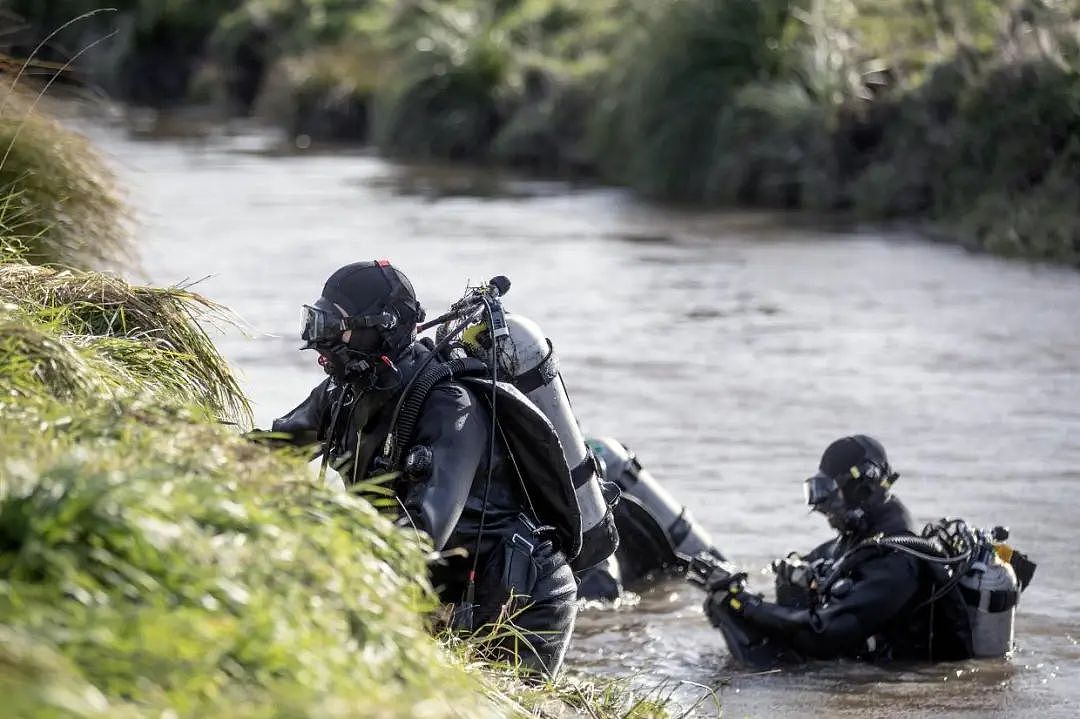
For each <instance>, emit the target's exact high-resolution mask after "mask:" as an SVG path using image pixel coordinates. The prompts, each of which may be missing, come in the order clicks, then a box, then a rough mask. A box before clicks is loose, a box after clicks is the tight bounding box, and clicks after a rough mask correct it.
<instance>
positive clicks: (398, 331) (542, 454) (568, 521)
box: [273, 261, 614, 676]
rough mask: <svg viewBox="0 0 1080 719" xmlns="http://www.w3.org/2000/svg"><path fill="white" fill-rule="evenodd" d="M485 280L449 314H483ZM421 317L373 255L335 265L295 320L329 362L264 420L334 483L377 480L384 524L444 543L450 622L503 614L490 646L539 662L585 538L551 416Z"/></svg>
mask: <svg viewBox="0 0 1080 719" xmlns="http://www.w3.org/2000/svg"><path fill="white" fill-rule="evenodd" d="M508 285H509V281H506V286H505V287H502V290H503V292H505V289H506V287H508ZM498 295H499V288H497V287H496V286H495V284H494V281H493V284H492V285H491V286H490V287H489V288H484V289H477V290H476V291H475V292H474V293H473V295H472V296H470V297H468V298H466V300H467V301H463V302H462V303H460V304H461V306H460V307H459V310H460V312H459V314H461V313H467V312H472V313H473V314H476V313H477V312H479V313H484V312H486V313H487V315H486V316H487V317H488V318H489V321H490V322H491V324H492V326H494V325H495V324H496V321H500V314H499V313H498V312H496V310H497V308H498ZM466 311H467V312H466ZM423 319H424V311H423V309H422V308H421V306H420V304H419V302H418V301H417V299H416V295H415V293H414V291H413V287H412V285H411V283H410V282H409V280H408V279H407V278H406V276H405V275H404V274H403V273H402V272H401V271H400V270H398V269H397V268H395V267H393V266H391V265H390V264H389V263H387V262H386V261H378V262H357V263H354V264H350V265H347V266H345V267H342V268H341V269H339V270H337V271H336V272H334V273H333V275H331V276H330V278H329V279H328V280H327V281H326V284H325V286H324V287H323V290H322V294H321V296H320V297H319V298H318V300H317V301H316V302H315V303H314V304H313V305H311V306H305V307H304V310H303V322H302V328H301V337H302V339H303V341H304V343H305V344H304V347H303V349H314V350H315V351H316V352H318V354H319V363H320V364H321V365H322V367H323V368H324V369H325V371H326V373H327V375H328V377H327V378H326V379H325V380H324V381H323V382H322V383H321V384H319V385H318V386H317V387H316V388H315V389H314V390H313V391H312V393H311V395H310V396H309V397H308V398H307V399H306V400H305V401H304V402H302V403H301V404H300V405H299V406H298V407H296V408H295V409H294V410H292V411H291V412H289V413H288V414H287V415H285V416H284V417H282V418H280V419H278V420H276V421H275V422H274V424H273V432H274V433H275V435H277V434H278V433H283V434H284V435H285V436H287V437H288V438H289V441H290V442H291V443H293V444H296V445H302V446H311V445H314V446H316V447H317V448H318V450H319V451H320V453H321V454H322V456H323V467H324V470H325V467H326V466H327V465H329V466H330V467H332V468H334V469H335V470H336V471H337V472H338V473H339V474H340V475H341V476H342V478H343V480H344V481H345V484H346V485H348V486H359V487H360V488H361V489H364V488H366V487H367V486H368V485H370V484H371V483H373V482H379V481H384V480H388V481H389V484H388V485H386V487H385V494H387V495H389V497H390V502H392V508H393V507H396V511H397V514H398V523H399V524H400V525H401V526H403V527H415V528H416V529H417V530H419V531H421V532H423V533H424V534H426V535H428V536H429V537H430V538H431V542H432V544H433V545H434V548H435V550H436V551H438V552H440V553H442V556H443V557H444V559H443V561H442V562H440V563H436V564H435V565H433V566H432V569H431V574H432V584H433V585H434V586H435V587H436V590H437V592H438V594H439V597H440V599H441V600H442V601H443V602H445V603H447V604H450V605H453V614H452V626H453V627H454V628H456V629H459V630H463V631H466V632H474V633H482V632H483V629H484V628H485V627H489V628H490V627H492V626H495V625H498V624H499V623H500V622H505V621H509V622H512V624H513V626H514V627H515V628H516V630H514V631H512V632H505V631H498V630H496V631H495V632H493V633H497V634H504V635H505V634H510V635H512V636H508V637H506V638H505V639H502V640H499V641H497V642H496V644H497V646H498V647H499V648H500V649H499V650H497V652H496V653H497V656H498V658H500V659H503V660H509V661H512V662H513V661H518V662H520V665H521V666H522V667H524V668H525V669H527V670H530V671H534V672H537V673H543V674H546V675H549V676H554V675H555V674H557V673H558V671H559V669H560V666H561V665H562V662H563V657H564V655H565V652H566V648H567V645H568V643H569V641H570V636H571V633H572V630H573V626H574V620H575V616H576V600H577V586H576V582H575V578H574V574H573V570H572V569H571V565H570V561H571V559H574V558H575V557H578V556H580V555H582V553H583V550H584V549H586V548H585V547H583V541H582V536H583V535H582V527H581V524H580V522H581V512H582V510H581V506H580V504H579V502H578V501H577V499H576V497H575V492H574V487H575V485H574V482H575V480H574V479H573V478H572V477H571V468H570V467H568V466H567V463H566V458H565V456H564V454H563V451H562V447H561V446H560V442H559V439H558V437H557V436H556V435H555V433H554V430H553V428H552V425H551V423H550V422H549V421H548V420H547V419H546V418H545V417H544V416H543V414H542V413H541V412H540V411H539V410H538V409H537V408H536V406H535V405H534V404H532V403H531V402H529V401H528V400H527V399H525V398H524V397H523V395H522V394H521V393H520V392H518V391H517V390H516V389H515V388H514V387H513V386H511V385H509V384H508V383H506V382H503V381H501V378H493V377H492V372H491V367H490V366H489V365H487V364H485V363H483V362H480V361H479V360H476V359H473V358H468V357H459V358H456V359H452V358H450V357H449V356H448V355H447V354H446V353H445V352H444V350H445V348H446V343H443V344H442V345H440V346H436V345H435V343H434V342H432V341H431V340H426V339H425V340H419V341H418V340H417V324H418V323H419V322H422V321H423ZM501 319H504V318H501ZM459 329H460V328H459ZM496 339H497V338H496ZM496 414H497V419H496ZM579 474H581V473H580V472H579ZM589 476H590V477H591V475H589ZM373 496H375V497H376V502H377V499H378V495H377V494H374V495H373ZM611 524H612V527H611V529H610V532H609V534H613V533H614V528H613V522H611ZM611 549H614V547H611ZM608 553H610V550H609V551H608ZM599 554H600V555H602V556H601V559H602V558H603V557H606V556H607V555H606V554H604V553H603V551H600V552H599Z"/></svg>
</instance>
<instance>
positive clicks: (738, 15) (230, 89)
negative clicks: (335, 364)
mask: <svg viewBox="0 0 1080 719" xmlns="http://www.w3.org/2000/svg"><path fill="white" fill-rule="evenodd" d="M60 5H63V7H62V8H61V7H60ZM94 7H96V4H95V3H91V2H84V3H83V4H82V6H80V7H78V8H76V7H72V6H71V4H70V3H64V4H60V3H26V2H14V4H13V5H12V9H13V10H14V11H15V12H17V13H21V14H22V15H23V16H24V17H28V18H29V20H30V27H31V28H32V29H31V30H28V31H26V32H24V33H23V35H24V36H26V37H27V38H29V37H41V36H43V35H44V34H46V33H47V32H48V30H49V29H50V28H54V27H58V26H59V25H60V24H62V23H63V22H65V21H66V20H68V19H70V18H71V17H73V16H74V14H75V13H76V12H77V11H78V10H79V9H91V8H94ZM120 7H121V13H119V14H108V13H101V14H98V15H95V16H93V17H91V18H89V19H87V20H84V21H80V22H79V23H75V24H74V25H73V26H72V27H71V28H68V29H66V30H64V31H63V32H62V33H61V34H60V35H59V36H58V38H57V39H56V40H54V41H52V42H51V43H50V45H49V47H50V48H52V47H58V48H64V52H61V51H59V50H54V55H55V56H56V57H53V58H52V59H59V57H63V56H65V53H66V56H70V55H71V54H72V52H73V49H74V48H77V47H81V46H82V45H83V44H85V43H87V42H88V41H90V39H91V38H95V37H100V36H101V35H102V34H103V33H105V32H107V31H108V30H109V29H111V28H117V29H119V30H120V36H118V37H117V38H116V39H113V40H110V41H109V42H108V43H104V44H105V45H109V47H111V49H109V50H106V49H94V50H92V51H90V52H89V53H88V56H87V58H86V59H85V65H84V66H85V67H86V68H87V70H86V71H87V72H88V73H89V74H90V77H93V78H95V79H96V81H99V82H101V83H103V84H104V85H105V86H106V87H107V88H112V89H113V90H114V91H115V92H116V93H118V94H119V95H120V96H121V97H124V98H126V99H129V100H133V101H135V102H138V103H142V104H154V105H159V106H171V105H176V104H178V103H189V102H199V103H211V104H213V105H215V106H217V107H218V108H219V109H220V110H221V111H224V112H225V113H227V114H237V113H239V114H254V115H256V116H258V117H261V118H263V119H265V120H268V121H270V122H272V123H274V124H276V125H278V126H280V127H281V128H282V129H283V130H284V131H285V132H286V133H287V134H288V135H289V136H290V137H292V138H295V140H296V142H297V143H298V144H299V145H301V146H306V145H307V144H309V143H311V142H313V141H314V142H318V141H320V140H336V141H340V140H346V141H352V142H367V143H371V144H374V145H375V146H376V147H378V148H379V150H380V151H381V152H383V153H384V154H387V155H389V156H393V157H399V158H410V159H434V160H446V161H451V162H470V163H481V164H498V165H507V166H511V167H515V168H520V169H525V170H528V171H531V172H535V173H540V174H544V175H556V176H562V177H588V178H597V179H601V180H603V181H606V182H611V183H615V184H618V185H625V186H628V187H630V188H632V189H634V190H635V191H636V192H638V193H640V194H641V195H643V196H646V197H650V198H655V199H659V200H665V201H677V202H689V203H695V204H701V205H706V206H725V207H764V208H784V209H792V208H801V209H813V210H843V211H849V212H853V213H855V214H857V215H858V216H860V217H864V218H867V219H896V218H902V219H908V220H916V221H927V222H930V223H932V224H933V226H934V227H935V228H936V231H937V232H938V233H939V234H941V235H943V236H946V237H949V238H952V239H953V240H954V241H956V242H959V243H961V244H964V245H965V246H968V247H971V248H974V249H980V250H986V251H990V252H995V253H999V254H1004V255H1016V256H1025V257H1035V258H1041V259H1049V260H1053V261H1057V262H1062V263H1067V264H1072V265H1078V266H1080V179H1078V178H1080V171H1078V168H1080V73H1078V69H1080V65H1078V62H1080V60H1078V58H1080V44H1078V41H1077V37H1080V35H1078V32H1077V30H1078V28H1080V10H1077V9H1076V8H1069V7H1068V6H1067V4H1066V3H1055V2H1028V1H1026V0H978V1H976V2H971V3H930V2H922V3H920V2H914V3H913V2H908V0H889V1H888V2H884V3H882V2H870V1H869V0H768V1H767V2H757V1H754V0H663V1H662V2H639V1H636V0H603V1H602V2H596V3H588V4H585V5H582V4H580V3H572V2H567V0H510V1H508V2H498V3H490V2H480V1H479V0H454V2H449V3H430V4H429V3H396V2H387V1H385V0H364V1H360V0H357V1H356V2H347V3H331V2H324V1H323V0H318V1H312V0H305V1H304V2H300V0H289V1H287V2H281V3H266V2H265V1H264V0H234V1H232V2H226V3H219V4H216V5H215V8H214V9H212V10H211V9H199V10H198V11H196V10H194V9H193V8H188V9H181V8H172V6H170V8H169V9H166V10H162V9H160V8H158V7H157V4H155V3H146V2H141V1H140V0H130V2H126V3H121V4H120ZM110 43H111V44H110ZM20 47H21V48H23V49H29V48H31V47H32V43H31V42H30V41H29V40H23V41H22V44H21V45H18V44H17V45H16V48H20ZM148 88H149V90H148Z"/></svg>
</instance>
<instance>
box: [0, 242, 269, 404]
mask: <svg viewBox="0 0 1080 719" xmlns="http://www.w3.org/2000/svg"><path fill="white" fill-rule="evenodd" d="M0 303H3V304H4V305H6V306H7V307H8V308H9V309H8V311H7V312H8V314H9V315H10V316H18V317H21V318H28V319H30V320H32V321H35V322H36V323H37V324H38V325H39V326H46V327H49V328H50V329H51V330H52V332H53V333H54V334H55V335H56V336H57V337H61V338H65V342H64V347H65V350H66V353H67V355H68V356H70V355H71V353H72V351H78V353H79V354H81V355H84V356H85V357H86V358H87V360H86V361H92V362H95V363H96V364H97V365H98V366H99V371H97V372H88V371H81V372H69V371H68V370H67V369H64V370H61V371H58V372H57V373H55V374H56V375H57V379H58V380H59V381H66V380H71V379H76V378H77V379H78V381H79V382H90V384H89V385H88V387H90V388H98V389H102V388H104V389H107V390H114V391H116V392H120V393H124V392H129V391H130V390H131V389H132V388H133V387H135V388H140V389H141V390H142V391H147V392H150V393H152V394H153V395H155V396H158V397H159V398H163V399H165V400H168V401H170V402H172V403H176V402H179V403H182V404H188V403H197V404H199V405H200V406H203V407H205V408H206V409H207V410H208V411H209V412H212V413H214V414H216V415H218V416H220V417H222V418H225V419H234V420H239V421H247V420H250V409H249V407H248V403H247V400H246V399H245V398H244V395H243V393H242V391H241V390H240V386H239V384H238V382H237V380H236V378H235V377H234V376H233V373H232V371H231V370H230V368H229V366H228V365H227V364H226V363H225V361H224V360H222V358H221V356H220V355H219V354H218V352H217V349H216V348H215V347H214V344H213V342H212V341H211V340H210V338H209V337H208V336H207V334H206V332H205V331H204V330H203V329H202V327H201V326H200V324H199V321H204V322H205V321H228V316H227V314H226V313H225V312H224V310H223V308H221V307H219V306H217V305H215V304H214V303H212V302H210V301H209V300H207V299H205V298H203V297H201V296H199V295H196V294H194V293H192V292H188V291H185V290H182V289H175V288H172V289H157V288H152V287H139V286H133V285H130V284H128V283H126V282H124V281H123V280H120V279H117V278H114V277H110V276H107V275H101V274H97V273H93V272H82V271H76V270H65V271H59V270H55V269H50V268H43V267H37V266H35V265H31V264H28V263H25V262H21V261H8V262H6V263H4V264H0ZM54 363H55V360H54ZM58 366H62V365H58ZM42 371H43V372H46V373H48V372H49V371H50V370H42ZM9 376H11V375H10V374H9ZM91 377H96V379H95V380H93V381H92V382H91V380H90V378H91ZM46 384H49V383H46Z"/></svg>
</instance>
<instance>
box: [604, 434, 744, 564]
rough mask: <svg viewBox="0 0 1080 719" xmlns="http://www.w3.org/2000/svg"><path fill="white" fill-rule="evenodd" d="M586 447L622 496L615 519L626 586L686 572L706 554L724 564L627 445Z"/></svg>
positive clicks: (699, 528)
mask: <svg viewBox="0 0 1080 719" xmlns="http://www.w3.org/2000/svg"><path fill="white" fill-rule="evenodd" d="M588 444H589V447H590V448H591V449H592V451H593V452H594V453H595V454H596V456H597V457H598V458H599V459H600V461H601V462H602V463H603V464H604V475H605V477H606V478H607V479H608V480H609V481H611V482H615V483H616V484H617V485H618V487H619V489H620V490H621V491H622V495H623V496H622V500H621V501H620V503H619V506H618V507H617V508H616V513H615V514H616V523H617V525H618V528H619V534H620V537H621V538H622V542H623V546H622V550H623V551H621V552H619V554H618V557H619V564H620V568H621V570H622V580H623V582H624V583H632V582H634V581H636V580H638V579H641V578H643V577H644V576H646V575H648V574H649V573H650V572H653V571H656V570H659V569H666V568H671V567H675V568H677V569H678V570H679V571H682V570H685V568H686V565H687V564H688V563H689V561H690V559H691V558H693V557H695V556H697V555H699V554H702V553H706V554H710V555H712V556H714V557H716V558H717V559H719V560H721V561H723V559H724V557H723V555H722V554H721V553H720V552H719V551H717V550H716V549H715V547H714V546H713V543H712V539H711V538H710V537H709V535H708V533H707V532H706V531H705V530H704V528H702V526H701V525H700V524H698V523H697V522H696V521H695V520H694V518H693V517H692V516H691V515H690V510H688V509H687V508H686V507H684V506H683V505H681V504H679V503H678V502H677V501H675V498H674V497H672V496H671V495H670V494H669V493H668V492H667V491H666V490H665V489H664V488H663V487H661V486H660V483H659V482H657V481H656V478H655V477H653V476H652V474H651V473H650V472H649V471H648V470H647V469H644V468H643V467H642V466H641V463H640V462H638V460H637V457H636V456H635V455H634V453H633V452H631V451H630V450H628V449H627V448H626V446H625V445H623V444H622V443H621V442H619V441H618V440H615V439H612V438H610V437H602V438H599V439H592V438H590V439H589V440H588Z"/></svg>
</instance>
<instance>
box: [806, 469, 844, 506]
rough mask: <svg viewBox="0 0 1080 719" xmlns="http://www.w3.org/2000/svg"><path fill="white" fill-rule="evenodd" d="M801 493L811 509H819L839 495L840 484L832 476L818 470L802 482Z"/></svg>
mask: <svg viewBox="0 0 1080 719" xmlns="http://www.w3.org/2000/svg"><path fill="white" fill-rule="evenodd" d="M803 495H804V496H805V497H806V503H807V505H809V506H810V508H811V509H815V510H819V511H821V510H824V508H825V507H826V506H827V505H829V504H831V503H832V502H833V501H835V500H836V499H837V498H839V497H840V486H839V485H838V484H837V483H836V480H835V479H833V478H832V477H830V476H828V475H827V474H824V473H823V472H818V473H817V474H815V475H814V476H813V477H810V478H808V479H807V480H806V481H805V482H803Z"/></svg>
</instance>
